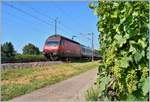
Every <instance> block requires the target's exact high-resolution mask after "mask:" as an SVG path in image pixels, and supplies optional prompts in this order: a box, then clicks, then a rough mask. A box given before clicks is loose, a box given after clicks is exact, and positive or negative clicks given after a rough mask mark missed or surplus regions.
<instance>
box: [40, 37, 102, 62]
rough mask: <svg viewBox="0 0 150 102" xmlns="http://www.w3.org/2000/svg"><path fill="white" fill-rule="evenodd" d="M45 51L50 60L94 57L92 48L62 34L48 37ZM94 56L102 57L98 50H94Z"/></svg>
mask: <svg viewBox="0 0 150 102" xmlns="http://www.w3.org/2000/svg"><path fill="white" fill-rule="evenodd" d="M43 53H44V55H45V57H46V58H48V59H50V60H58V59H64V58H65V59H66V58H67V59H69V58H91V57H92V49H90V48H88V47H86V46H84V45H81V44H80V43H78V42H76V41H74V40H71V39H68V38H66V37H64V36H61V35H52V36H50V37H48V39H47V40H46V42H45V45H44V49H43ZM94 58H100V56H99V53H98V51H97V50H94Z"/></svg>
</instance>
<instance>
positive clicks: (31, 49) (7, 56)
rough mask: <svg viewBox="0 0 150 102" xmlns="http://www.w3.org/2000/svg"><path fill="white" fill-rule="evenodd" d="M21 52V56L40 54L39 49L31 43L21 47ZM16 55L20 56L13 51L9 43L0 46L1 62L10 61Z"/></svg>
mask: <svg viewBox="0 0 150 102" xmlns="http://www.w3.org/2000/svg"><path fill="white" fill-rule="evenodd" d="M22 51H23V53H22V55H40V54H41V52H40V50H39V48H38V47H36V46H35V45H33V44H31V43H29V44H27V45H25V46H24V47H23V49H22ZM16 55H20V54H18V53H17V52H16V51H15V49H14V46H13V44H12V43H11V42H6V43H4V44H2V45H1V58H2V61H3V60H11V59H13V58H14V57H15V56H16Z"/></svg>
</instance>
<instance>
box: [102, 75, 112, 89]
mask: <svg viewBox="0 0 150 102" xmlns="http://www.w3.org/2000/svg"><path fill="white" fill-rule="evenodd" d="M110 80H111V78H110V77H109V76H105V77H103V78H102V79H101V83H100V86H101V91H103V90H105V86H106V85H107V84H108V83H109V81H110Z"/></svg>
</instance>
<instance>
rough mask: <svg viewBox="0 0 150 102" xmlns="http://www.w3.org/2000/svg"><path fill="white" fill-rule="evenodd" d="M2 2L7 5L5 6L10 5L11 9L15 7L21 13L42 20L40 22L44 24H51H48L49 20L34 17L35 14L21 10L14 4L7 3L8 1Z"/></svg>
mask: <svg viewBox="0 0 150 102" xmlns="http://www.w3.org/2000/svg"><path fill="white" fill-rule="evenodd" d="M3 4H5V5H7V6H9V7H11V8H13V9H16V10H17V11H19V12H22V13H24V14H26V15H28V16H30V17H32V18H34V19H36V20H38V21H40V22H42V23H44V24H47V25H52V24H50V23H49V22H47V21H44V20H42V19H40V18H38V17H36V16H34V15H32V14H30V13H29V12H26V11H24V10H22V9H20V8H18V7H16V6H14V5H12V4H9V3H6V2H4V3H3Z"/></svg>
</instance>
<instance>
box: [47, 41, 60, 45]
mask: <svg viewBox="0 0 150 102" xmlns="http://www.w3.org/2000/svg"><path fill="white" fill-rule="evenodd" d="M46 45H50V46H58V45H59V41H47V42H46Z"/></svg>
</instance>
